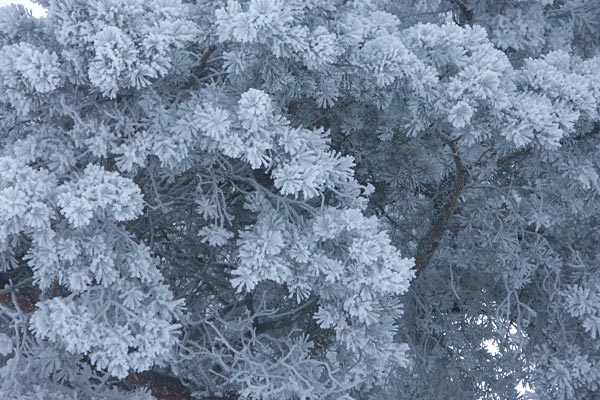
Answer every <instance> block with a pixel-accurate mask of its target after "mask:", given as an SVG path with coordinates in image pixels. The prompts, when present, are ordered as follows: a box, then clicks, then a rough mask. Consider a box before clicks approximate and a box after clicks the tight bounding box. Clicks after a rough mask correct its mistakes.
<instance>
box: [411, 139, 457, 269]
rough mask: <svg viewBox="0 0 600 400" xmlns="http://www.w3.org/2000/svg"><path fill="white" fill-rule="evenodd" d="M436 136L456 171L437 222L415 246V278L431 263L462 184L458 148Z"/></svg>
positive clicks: (451, 142)
mask: <svg viewBox="0 0 600 400" xmlns="http://www.w3.org/2000/svg"><path fill="white" fill-rule="evenodd" d="M437 136H438V137H439V138H440V139H441V140H442V141H443V142H444V143H445V144H446V145H447V146H448V147H450V150H452V157H453V158H454V166H455V169H456V172H455V174H454V176H455V179H454V188H453V190H452V193H451V194H450V197H449V198H448V200H447V201H446V204H445V206H444V207H443V208H442V210H441V212H440V214H439V216H438V219H437V221H436V222H435V224H434V225H433V226H432V227H431V229H430V230H429V232H427V234H426V235H425V236H424V237H423V238H422V239H421V240H420V241H419V244H418V246H417V256H416V259H415V265H416V268H417V272H416V275H417V276H419V275H420V274H421V272H423V270H425V268H427V266H428V265H429V263H430V262H431V259H432V257H433V255H434V254H435V251H436V250H437V248H438V246H439V242H440V239H441V238H442V236H444V233H445V232H446V230H447V229H448V220H449V219H450V216H451V215H452V213H453V212H454V210H455V208H456V203H457V201H458V197H459V196H460V193H461V191H462V188H463V183H464V170H463V164H462V159H461V158H460V156H459V154H458V147H457V145H456V141H455V140H450V139H449V138H447V137H446V136H444V135H442V134H438V135H437Z"/></svg>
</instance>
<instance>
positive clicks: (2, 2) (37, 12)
mask: <svg viewBox="0 0 600 400" xmlns="http://www.w3.org/2000/svg"><path fill="white" fill-rule="evenodd" d="M13 3H14V4H22V5H23V6H25V8H27V9H29V10H30V11H31V13H32V14H33V16H34V17H38V18H39V17H45V16H46V9H45V8H44V7H42V6H40V5H39V4H35V3H33V2H32V1H31V0H0V7H4V6H8V5H10V4H13Z"/></svg>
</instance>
